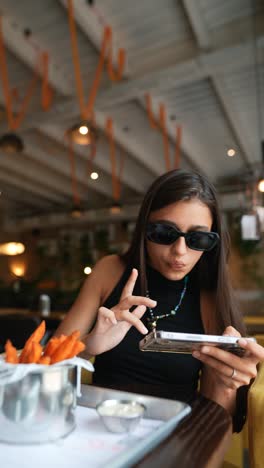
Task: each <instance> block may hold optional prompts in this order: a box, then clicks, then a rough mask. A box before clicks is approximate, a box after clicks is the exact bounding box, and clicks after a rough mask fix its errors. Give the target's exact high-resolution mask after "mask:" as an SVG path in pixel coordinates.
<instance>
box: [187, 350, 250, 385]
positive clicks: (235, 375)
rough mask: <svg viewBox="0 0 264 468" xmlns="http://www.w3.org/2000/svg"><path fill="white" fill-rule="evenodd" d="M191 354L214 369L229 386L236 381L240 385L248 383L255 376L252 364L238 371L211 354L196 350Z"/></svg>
mask: <svg viewBox="0 0 264 468" xmlns="http://www.w3.org/2000/svg"><path fill="white" fill-rule="evenodd" d="M193 356H194V357H196V358H197V359H199V360H200V361H202V362H203V363H204V364H206V365H208V366H209V367H211V368H212V369H214V370H215V371H216V372H217V373H218V374H219V375H220V376H221V378H222V380H224V382H225V383H228V386H229V387H231V388H236V386H237V383H238V382H239V383H240V385H248V384H249V383H250V380H251V379H252V378H254V377H255V376H256V372H257V371H256V366H254V365H251V366H249V365H247V367H245V366H244V368H243V370H242V371H240V370H238V369H237V368H236V367H235V366H233V365H231V364H230V365H227V364H225V363H223V362H222V361H218V360H217V359H215V358H214V357H212V356H208V355H206V354H203V353H200V352H197V351H194V352H193ZM234 382H236V383H234Z"/></svg>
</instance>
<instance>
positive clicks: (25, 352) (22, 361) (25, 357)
mask: <svg viewBox="0 0 264 468" xmlns="http://www.w3.org/2000/svg"><path fill="white" fill-rule="evenodd" d="M31 348H32V341H27V342H26V344H25V346H24V348H23V350H22V353H21V354H20V357H19V362H20V364H26V363H27V362H28V357H29V355H30V353H31Z"/></svg>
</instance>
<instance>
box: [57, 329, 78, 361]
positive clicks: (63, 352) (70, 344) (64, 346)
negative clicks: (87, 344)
mask: <svg viewBox="0 0 264 468" xmlns="http://www.w3.org/2000/svg"><path fill="white" fill-rule="evenodd" d="M77 336H80V332H78V331H74V332H72V334H71V335H70V336H67V338H66V339H65V340H64V341H63V342H62V343H61V344H60V345H59V346H58V348H57V349H56V351H55V352H54V353H53V354H52V356H51V364H55V362H59V361H63V360H64V359H68V356H70V355H71V353H72V350H73V348H74V345H75V344H76V341H77V338H76V337H77Z"/></svg>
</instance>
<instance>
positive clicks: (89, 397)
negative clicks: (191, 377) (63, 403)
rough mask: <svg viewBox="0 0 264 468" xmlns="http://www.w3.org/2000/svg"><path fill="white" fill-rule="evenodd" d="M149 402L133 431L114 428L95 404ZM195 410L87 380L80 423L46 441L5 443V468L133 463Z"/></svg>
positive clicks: (101, 467) (120, 467)
mask: <svg viewBox="0 0 264 468" xmlns="http://www.w3.org/2000/svg"><path fill="white" fill-rule="evenodd" d="M112 398H113V399H126V400H134V401H138V402H140V403H143V404H144V405H145V407H146V413H145V416H144V418H143V419H142V420H141V422H140V424H139V425H138V427H137V428H136V429H135V431H133V432H132V433H129V434H124V433H123V434H114V433H111V432H108V431H107V430H106V428H105V427H104V425H103V423H102V421H101V420H100V418H99V416H98V414H97V412H96V410H95V407H96V405H97V404H98V403H100V402H101V401H103V400H105V399H112ZM190 411H191V407H190V406H189V405H187V404H186V403H182V402H180V401H174V400H167V399H162V398H156V397H150V396H145V395H140V394H134V393H129V392H120V391H117V390H110V389H106V388H101V387H95V386H89V385H83V386H82V396H81V397H80V398H79V399H78V406H77V408H76V428H75V430H74V431H73V432H72V433H71V434H70V435H69V436H67V437H66V438H65V439H61V440H59V441H57V442H55V443H46V444H41V445H16V446H15V447H14V445H8V444H5V443H0V452H1V467H3V468H36V463H37V466H38V468H47V467H50V468H54V467H63V468H76V467H78V468H87V467H88V466H89V468H105V467H106V466H107V467H109V468H129V467H131V466H133V465H134V464H135V463H137V462H138V461H139V460H140V459H141V458H142V457H143V456H144V455H145V454H146V453H148V452H149V451H150V450H151V449H152V448H153V447H155V446H156V445H157V444H159V443H160V442H161V441H162V440H164V439H165V438H166V437H167V436H168V435H169V434H170V433H171V432H172V431H173V429H174V428H175V427H176V426H177V425H178V424H179V422H180V421H181V420H182V419H183V418H184V417H185V416H186V415H187V414H189V413H190Z"/></svg>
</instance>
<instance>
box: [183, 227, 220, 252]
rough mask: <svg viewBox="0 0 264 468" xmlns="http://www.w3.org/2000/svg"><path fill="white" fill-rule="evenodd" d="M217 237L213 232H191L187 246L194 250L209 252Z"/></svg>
mask: <svg viewBox="0 0 264 468" xmlns="http://www.w3.org/2000/svg"><path fill="white" fill-rule="evenodd" d="M217 239H218V238H217V235H216V234H215V233H213V232H199V231H197V232H192V233H191V235H190V237H189V238H188V241H187V243H188V245H189V247H190V248H191V249H194V250H211V249H212V248H213V247H214V246H215V245H216V244H217Z"/></svg>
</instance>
